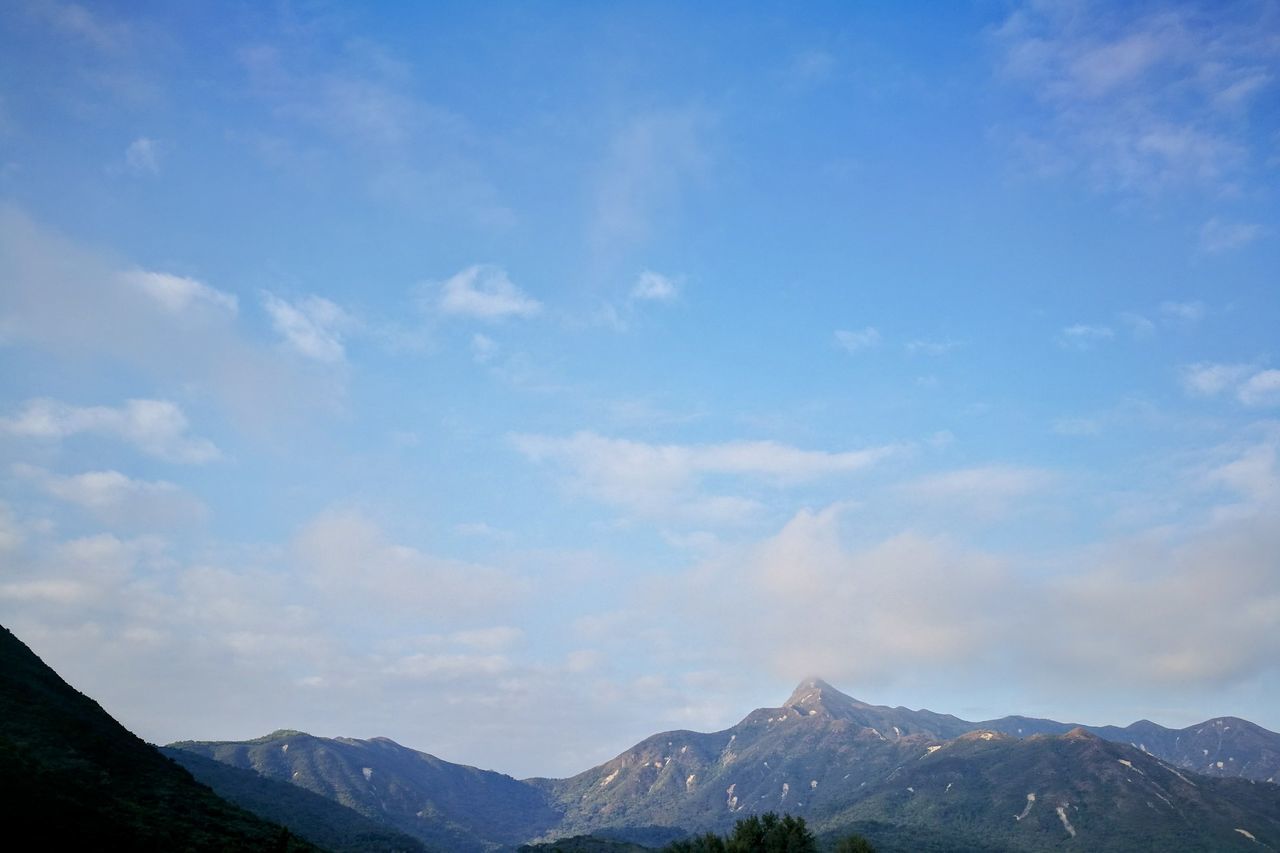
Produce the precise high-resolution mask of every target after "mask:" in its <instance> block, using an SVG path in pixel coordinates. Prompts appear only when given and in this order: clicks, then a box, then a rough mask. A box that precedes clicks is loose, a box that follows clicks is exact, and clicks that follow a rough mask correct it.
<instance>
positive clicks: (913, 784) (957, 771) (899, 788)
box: [812, 728, 1280, 853]
mask: <svg viewBox="0 0 1280 853" xmlns="http://www.w3.org/2000/svg"><path fill="white" fill-rule="evenodd" d="M816 811H817V813H816V814H814V815H813V816H812V820H813V821H814V823H815V825H817V826H819V827H825V828H831V827H848V826H858V825H861V824H860V822H864V821H874V822H879V823H882V824H888V825H891V826H897V827H913V828H917V829H919V830H921V831H924V830H928V829H930V828H933V829H935V830H936V829H941V830H942V831H943V832H942V833H940V834H944V835H946V836H947V837H948V840H949V843H950V844H953V845H954V844H957V843H960V844H964V843H965V842H966V841H968V842H970V843H972V844H974V846H975V848H976V849H984V850H985V849H1007V850H1018V851H1040V850H1058V849H1062V848H1063V847H1067V848H1068V849H1082V850H1091V851H1117V853H1119V851H1131V850H1178V851H1188V852H1189V851H1206V853H1208V851H1228V850H1259V849H1268V846H1269V847H1270V848H1271V849H1275V848H1277V847H1278V846H1280V788H1277V786H1275V785H1269V784H1266V783H1259V782H1254V781H1252V780H1244V779H1215V778H1208V777H1201V776H1195V775H1193V774H1188V773H1184V772H1182V771H1180V770H1178V769H1177V768H1175V767H1173V766H1172V765H1169V764H1167V763H1165V762H1163V761H1160V760H1159V759H1156V758H1154V757H1152V756H1151V755H1149V754H1148V753H1145V752H1143V751H1141V750H1140V749H1136V748H1134V747H1131V746H1128V745H1127V744H1120V743H1115V742H1111V741H1106V740H1103V739H1102V738H1100V737H1098V736H1096V735H1094V734H1092V733H1090V732H1087V731H1086V730H1084V729H1082V728H1077V729H1073V730H1071V731H1069V732H1067V733H1066V734H1063V735H1033V736H1031V737H1028V738H1025V739H1021V740H1020V739H1017V738H1013V737H1009V736H1005V735H1000V734H999V733H995V732H970V733H968V734H965V735H962V736H961V737H959V738H956V739H954V740H951V741H948V742H946V743H944V744H942V745H941V747H940V748H938V749H929V750H927V751H926V752H925V754H923V755H920V756H919V757H917V758H916V759H915V760H913V761H909V762H907V763H905V764H904V765H902V766H901V767H900V768H898V769H896V770H895V771H894V772H893V773H891V774H889V776H887V777H885V778H884V779H881V780H879V781H878V782H876V783H875V784H873V785H869V786H868V787H867V789H866V790H865V791H864V792H863V793H862V794H861V796H860V797H859V798H858V799H857V800H856V801H854V802H852V803H850V804H849V805H846V806H844V807H842V808H841V807H837V808H836V809H834V810H831V811H828V810H827V809H825V808H822V809H818V810H816ZM871 834H872V836H873V837H874V833H871ZM881 846H882V847H883V849H885V850H891V849H893V847H892V846H890V845H886V844H882V845H881ZM908 849H919V848H918V846H917V847H913V848H908Z"/></svg>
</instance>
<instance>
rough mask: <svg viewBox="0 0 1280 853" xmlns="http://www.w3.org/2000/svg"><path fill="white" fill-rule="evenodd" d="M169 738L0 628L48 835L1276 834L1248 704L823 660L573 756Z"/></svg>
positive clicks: (886, 841) (82, 844) (174, 841)
mask: <svg viewBox="0 0 1280 853" xmlns="http://www.w3.org/2000/svg"><path fill="white" fill-rule="evenodd" d="M164 753H165V754H162V753H161V752H160V751H158V750H157V749H156V748H155V747H152V746H150V745H148V744H146V743H144V742H143V741H141V740H139V739H138V738H137V737H135V736H134V735H132V734H130V733H129V732H128V731H127V730H125V729H124V728H123V727H122V726H120V725H119V723H117V722H116V721H115V720H113V719H111V717H110V716H108V715H107V714H106V713H105V712H104V711H103V710H102V709H101V708H100V707H99V706H98V705H97V704H96V703H94V702H93V700H91V699H89V698H88V697H86V696H83V695H82V694H80V693H78V692H76V691H75V690H74V689H73V688H72V687H70V686H69V685H67V684H66V683H65V682H64V681H62V679H61V678H59V677H58V675H57V674H56V673H55V672H53V670H51V669H49V667H47V666H46V665H45V664H44V663H43V662H41V661H40V659H39V658H38V657H36V655H35V654H33V653H32V652H31V650H30V649H28V648H27V647H26V646H25V645H23V644H22V643H21V642H20V641H19V640H18V639H17V638H16V637H14V636H13V635H12V634H11V633H9V632H8V631H6V630H3V629H0V803H2V804H3V809H4V811H3V813H4V815H5V828H6V830H7V831H8V832H9V833H10V834H11V835H14V836H17V835H20V836H21V837H24V838H27V839H31V840H34V841H35V842H36V843H39V844H41V845H42V846H51V847H58V848H68V847H69V848H87V849H117V848H118V849H136V850H170V849H185V850H228V851H235V850H246V851H247V850H288V851H307V850H315V849H325V850H333V851H347V850H350V851H355V850H373V851H385V852H386V853H392V851H404V853H423V851H428V850H434V851H450V853H481V852H482V851H499V850H513V849H515V848H516V847H517V846H519V845H521V844H523V843H525V842H535V843H536V842H539V841H548V840H552V839H557V838H563V837H567V836H578V837H576V838H573V839H572V840H571V841H569V842H566V843H565V845H562V846H563V849H567V850H574V851H582V853H587V852H588V851H592V852H593V853H595V851H605V850H607V851H615V853H620V852H621V851H628V852H629V853H634V851H637V850H642V849H653V848H655V847H657V846H660V845H661V844H663V843H665V842H666V841H668V840H671V839H674V838H678V837H682V836H684V835H686V834H687V833H691V832H702V831H708V830H711V831H717V832H721V831H725V830H728V829H729V828H730V827H731V826H732V825H733V823H734V822H735V821H737V820H739V819H741V818H742V817H745V816H748V815H751V814H756V813H761V812H765V811H777V812H790V813H792V814H795V815H799V816H802V817H804V818H805V820H806V821H807V822H808V823H809V825H810V826H811V827H812V828H814V829H815V830H816V831H818V832H819V833H821V834H822V835H823V837H825V838H827V839H833V838H835V837H836V836H837V835H839V834H842V833H847V832H850V831H856V832H859V833H861V834H863V835H865V836H867V837H868V838H870V839H871V840H872V841H873V842H874V843H875V844H876V847H877V849H878V850H880V851H882V853H893V851H900V853H906V851H912V853H929V851H938V853H941V851H953V853H954V851H967V850H972V851H978V850H982V851H1008V853H1013V851H1049V850H1082V851H1084V850H1088V851H1102V853H1106V852H1107V851H1115V853H1120V851H1138V850H1143V851H1165V850H1169V851H1173V850H1176V851H1232V850H1240V851H1264V850H1280V785H1276V784H1274V782H1271V781H1267V780H1272V779H1274V778H1276V768H1277V755H1278V754H1280V735H1277V734H1275V733H1274V732H1269V731H1267V730H1266V729H1263V728H1260V727H1258V726H1255V725H1253V724H1252V723H1248V722H1246V721H1244V720H1238V719H1235V718H1231V717H1225V718H1221V719H1215V720H1210V721H1207V722H1205V723H1203V724H1200V725H1198V726H1190V727H1188V728H1186V729H1181V730H1171V729H1166V728H1163V727H1161V726H1157V725H1155V724H1154V723H1150V722H1146V721H1144V722H1140V723H1135V724H1133V725H1131V726H1127V727H1125V728H1116V727H1109V726H1108V727H1101V728H1093V729H1089V728H1086V727H1072V726H1068V725H1067V724H1063V723H1057V722H1054V721H1052V720H1036V719H1029V718H1024V717H1006V718H1003V719H1000V720H988V721H984V722H981V723H970V722H966V721H964V720H960V719H958V718H956V717H951V716H947V715H943V714H935V713H933V712H931V711H912V710H909V709H906V708H887V707H883V706H877V705H868V704H866V703H863V702H858V701H857V700H855V699H852V698H851V697H849V696H846V695H845V694H843V693H841V692H840V691H838V690H836V689H834V688H833V687H831V686H830V685H828V684H826V683H825V682H823V681H821V680H818V679H810V680H806V681H804V682H802V683H801V684H800V686H799V687H798V688H797V689H796V691H795V693H793V694H792V695H791V697H790V698H789V699H788V700H787V701H786V702H785V703H784V704H783V705H782V706H780V707H777V708H761V709H759V710H756V711H753V712H751V713H750V714H748V715H747V716H746V718H745V719H743V720H742V722H740V723H738V724H737V725H736V726H733V727H732V728H729V729H726V730H724V731H721V732H713V733H698V732H689V731H674V732H665V733H662V734H658V735H654V736H653V737H650V738H648V739H646V740H644V741H642V742H640V743H639V744H637V745H635V746H634V747H632V748H631V749H629V750H627V751H626V752H624V753H622V754H621V755H619V756H617V757H616V758H614V759H612V760H610V761H608V762H605V763H604V764H602V765H600V766H598V767H594V768H592V769H590V770H587V771H585V772H583V773H580V774H578V775H576V776H573V777H571V778H568V779H528V780H523V781H521V780H517V779H513V778H512V777H510V776H505V775H503V774H501V773H495V772H492V771H487V770H479V769H477V768H474V767H466V766H463V765H458V764H452V763H450V762H447V761H442V760H440V759H438V758H435V757H433V756H430V755H427V754H425V753H421V752H417V751H415V750H412V749H409V748H407V747H403V746H400V745H399V744H396V743H394V742H392V741H389V740H387V739H385V738H375V739H373V740H354V739H350V738H319V737H312V736H311V735H307V734H304V733H302V732H296V731H278V732H274V733H273V734H271V735H268V736H267V737H264V738H259V739H257V740H253V741H246V742H238V743H217V742H184V743H180V744H174V745H171V746H170V747H167V748H165V750H164ZM166 755H167V756H169V757H166ZM184 768H186V769H184ZM193 775H194V777H195V778H193ZM197 779H198V780H199V781H196V780H197ZM201 782H203V783H204V784H201ZM206 785H208V786H209V787H205V786H206ZM211 789H212V790H211ZM232 803H234V804H235V805H233V804H232ZM628 842H629V843H628ZM641 845H644V846H641ZM530 849H533V848H530ZM540 849H549V848H546V847H541V848H540Z"/></svg>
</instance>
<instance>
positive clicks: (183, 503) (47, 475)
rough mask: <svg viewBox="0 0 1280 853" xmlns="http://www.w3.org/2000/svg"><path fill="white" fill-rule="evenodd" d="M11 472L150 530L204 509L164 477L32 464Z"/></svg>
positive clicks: (105, 517) (116, 520)
mask: <svg viewBox="0 0 1280 853" xmlns="http://www.w3.org/2000/svg"><path fill="white" fill-rule="evenodd" d="M14 473H15V474H16V475H18V476H19V477H20V478H22V479H24V480H27V481H29V482H31V483H33V484H35V485H36V486H37V487H38V488H40V489H41V490H42V491H44V492H45V493H46V494H49V495H51V496H53V497H55V498H58V499H59V500H61V501H65V502H67V503H69V504H72V505H74V506H77V507H79V508H81V509H83V510H85V511H86V512H89V513H90V514H92V515H93V516H94V517H95V518H98V519H100V520H101V521H103V522H105V523H107V524H112V525H117V526H123V527H127V528H134V529H142V530H153V529H155V528H164V527H171V526H174V525H178V524H187V523H190V522H193V521H198V520H200V519H202V518H203V517H204V516H205V515H206V514H207V512H208V509H207V507H205V505H204V504H203V503H202V502H201V501H200V500H199V499H197V498H196V497H195V496H194V495H192V494H190V493H189V492H187V491H186V490H184V489H182V488H181V487H180V486H177V485H175V484H173V483H170V482H166V481H164V480H138V479H134V478H132V477H129V476H127V475H125V474H122V473H120V472H119V471H86V472H84V473H83V474H71V475H61V474H55V473H53V472H50V471H46V470H44V469H42V468H37V467H35V466H32V465H17V466H15V467H14Z"/></svg>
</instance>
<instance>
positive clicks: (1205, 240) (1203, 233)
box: [1200, 216, 1266, 254]
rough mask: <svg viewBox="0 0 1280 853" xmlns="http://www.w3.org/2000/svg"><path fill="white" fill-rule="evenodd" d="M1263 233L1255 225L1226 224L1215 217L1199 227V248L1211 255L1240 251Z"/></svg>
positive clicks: (1263, 230) (1261, 229)
mask: <svg viewBox="0 0 1280 853" xmlns="http://www.w3.org/2000/svg"><path fill="white" fill-rule="evenodd" d="M1264 233H1266V229H1265V228H1263V227H1262V226H1261V225H1258V224H1257V223H1252V222H1226V221H1223V220H1221V219H1219V218H1218V217H1216V216H1215V217H1213V218H1211V219H1209V220H1208V221H1206V222H1205V223H1204V225H1202V226H1200V248H1201V249H1203V250H1204V251H1206V252H1209V253H1211V254H1216V253H1218V252H1229V251H1231V250H1233V249H1242V248H1244V247H1245V246H1247V245H1249V244H1250V243H1252V242H1253V241H1255V240H1257V239H1258V238H1259V237H1261V236H1262V235H1263V234H1264Z"/></svg>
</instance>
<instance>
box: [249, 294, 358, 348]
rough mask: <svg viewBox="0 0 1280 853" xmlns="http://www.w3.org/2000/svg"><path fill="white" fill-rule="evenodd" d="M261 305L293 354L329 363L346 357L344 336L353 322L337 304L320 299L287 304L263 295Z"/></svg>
mask: <svg viewBox="0 0 1280 853" xmlns="http://www.w3.org/2000/svg"><path fill="white" fill-rule="evenodd" d="M262 304H263V307H264V308H266V310H267V313H268V314H269V315H270V316H271V325H272V326H273V327H274V328H275V330H276V333H277V334H279V335H280V336H281V337H282V338H284V340H285V343H287V344H288V345H289V346H290V347H291V348H292V349H293V350H295V351H296V352H298V353H300V354H301V355H304V356H306V357H307V358H311V359H315V360H316V361H320V362H325V363H328V364H334V363H337V362H340V361H342V360H343V359H344V358H345V357H346V350H345V348H344V347H343V336H344V334H345V333H346V332H348V331H350V330H351V329H353V328H354V327H355V325H356V323H355V320H354V318H352V316H351V315H350V314H348V313H347V312H346V311H344V310H343V309H342V308H341V307H339V306H338V305H336V304H334V303H333V302H330V301H329V300H328V299H325V298H323V297H321V296H307V297H304V298H303V299H299V300H298V301H296V302H287V301H285V300H283V299H281V298H279V297H278V296H276V295H274V294H271V293H265V294H263V297H262Z"/></svg>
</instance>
